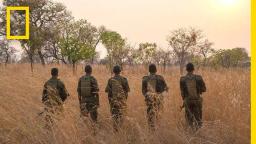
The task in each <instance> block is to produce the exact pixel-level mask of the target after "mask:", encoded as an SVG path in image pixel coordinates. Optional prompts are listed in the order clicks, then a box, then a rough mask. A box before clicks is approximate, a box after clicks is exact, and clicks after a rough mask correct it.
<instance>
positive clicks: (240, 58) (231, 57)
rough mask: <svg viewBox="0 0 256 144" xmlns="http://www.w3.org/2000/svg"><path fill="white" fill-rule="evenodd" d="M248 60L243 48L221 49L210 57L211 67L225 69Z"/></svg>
mask: <svg viewBox="0 0 256 144" xmlns="http://www.w3.org/2000/svg"><path fill="white" fill-rule="evenodd" d="M248 59H249V56H248V53H247V52H246V50H245V48H233V49H221V50H218V51H216V53H215V54H214V55H212V56H211V57H210V60H211V64H212V65H215V66H216V65H220V66H222V67H225V68H229V67H237V66H239V64H241V63H242V62H244V61H246V60H248Z"/></svg>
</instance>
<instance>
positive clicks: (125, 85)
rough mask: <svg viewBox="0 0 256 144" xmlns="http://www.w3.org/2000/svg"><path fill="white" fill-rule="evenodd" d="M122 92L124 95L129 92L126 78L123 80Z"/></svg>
mask: <svg viewBox="0 0 256 144" xmlns="http://www.w3.org/2000/svg"><path fill="white" fill-rule="evenodd" d="M124 90H125V92H126V93H128V92H130V87H129V83H128V80H127V78H125V79H124Z"/></svg>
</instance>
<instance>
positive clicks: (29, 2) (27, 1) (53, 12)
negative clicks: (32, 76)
mask: <svg viewBox="0 0 256 144" xmlns="http://www.w3.org/2000/svg"><path fill="white" fill-rule="evenodd" d="M3 5H4V8H3V9H5V7H6V6H29V8H30V11H29V13H30V39H29V40H20V42H21V46H22V47H23V49H24V50H25V51H26V52H27V54H28V56H29V57H30V61H31V68H32V69H33V57H34V55H35V54H38V55H39V57H40V60H41V63H42V64H43V65H44V64H45V59H44V55H43V49H42V48H43V46H44V45H45V42H47V40H48V39H49V35H48V34H49V30H50V28H51V27H52V26H53V25H54V24H56V23H59V22H61V21H62V20H63V19H66V17H70V13H69V12H68V11H67V10H66V7H65V6H63V5H62V4H61V3H55V2H52V1H51V0H23V1H20V0H4V1H3ZM24 19H25V14H24V11H15V12H13V14H12V19H11V23H12V24H11V29H12V31H11V33H12V35H22V34H23V33H24V32H25V27H24V25H25V23H24Z"/></svg>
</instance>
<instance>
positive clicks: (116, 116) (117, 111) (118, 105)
mask: <svg viewBox="0 0 256 144" xmlns="http://www.w3.org/2000/svg"><path fill="white" fill-rule="evenodd" d="M109 102H110V109H111V110H110V111H111V115H112V119H113V127H114V130H115V131H118V129H119V128H121V127H122V125H123V122H124V116H125V114H126V108H127V106H126V103H125V100H109Z"/></svg>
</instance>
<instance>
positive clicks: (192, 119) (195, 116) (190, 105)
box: [185, 99, 202, 129]
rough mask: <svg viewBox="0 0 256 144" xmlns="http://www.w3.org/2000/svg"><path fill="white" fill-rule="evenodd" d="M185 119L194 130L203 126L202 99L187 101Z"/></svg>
mask: <svg viewBox="0 0 256 144" xmlns="http://www.w3.org/2000/svg"><path fill="white" fill-rule="evenodd" d="M185 118H186V121H187V124H188V125H189V126H190V127H192V128H196V129H197V128H200V127H201V126H202V99H199V100H186V101H185Z"/></svg>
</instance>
